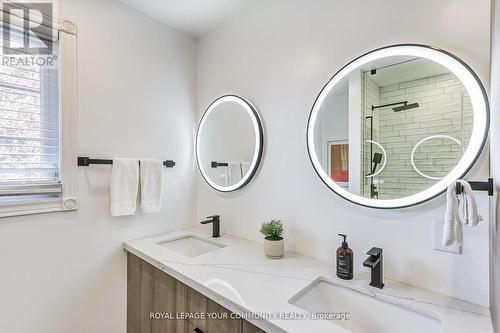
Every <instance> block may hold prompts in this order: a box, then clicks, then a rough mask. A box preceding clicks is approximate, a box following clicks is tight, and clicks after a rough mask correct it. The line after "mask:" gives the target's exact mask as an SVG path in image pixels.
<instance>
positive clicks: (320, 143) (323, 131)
mask: <svg viewBox="0 0 500 333" xmlns="http://www.w3.org/2000/svg"><path fill="white" fill-rule="evenodd" d="M472 111H473V110H472V106H471V101H470V99H469V96H468V94H467V91H466V89H465V87H464V86H463V84H462V83H461V81H460V80H459V79H458V78H457V77H456V76H455V75H454V74H453V73H451V72H450V71H449V70H448V69H447V68H445V67H443V66H441V65H440V64H438V63H436V62H434V61H432V60H429V59H425V58H419V57H415V56H391V57H385V58H381V59H377V60H374V61H371V62H369V63H367V64H365V65H363V66H362V67H361V68H358V69H357V70H355V71H352V72H351V73H350V74H349V75H346V76H345V77H343V78H342V79H341V80H340V81H339V82H338V83H337V84H336V85H335V86H334V87H333V89H331V90H330V92H329V93H328V95H327V96H326V97H325V99H324V100H323V103H322V105H321V107H320V109H319V112H318V117H317V121H316V123H315V128H314V147H315V150H316V155H317V156H318V159H319V161H320V163H321V166H322V168H323V169H324V171H325V172H326V173H327V174H328V176H329V177H330V178H331V179H332V180H333V181H335V182H336V183H337V184H338V185H340V186H341V187H342V188H344V189H346V190H348V191H349V192H351V193H352V194H356V195H359V196H362V197H365V198H371V199H397V198H402V197H407V196H411V195H414V194H416V193H418V192H421V191H423V190H426V189H428V188H429V187H431V186H432V185H434V184H436V183H437V182H438V181H439V180H440V179H442V178H443V177H444V176H446V175H447V174H448V173H449V172H450V171H451V170H452V169H453V168H454V167H455V166H456V165H457V163H458V161H459V160H460V159H461V157H462V155H463V153H464V151H465V150H466V148H467V145H468V143H469V140H470V138H471V133H472V127H473V112H472Z"/></svg>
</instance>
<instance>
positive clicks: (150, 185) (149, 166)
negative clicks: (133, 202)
mask: <svg viewBox="0 0 500 333" xmlns="http://www.w3.org/2000/svg"><path fill="white" fill-rule="evenodd" d="M163 169H164V166H163V161H159V160H141V210H142V212H143V213H157V212H159V211H160V209H161V197H162V188H163V186H162V185H163Z"/></svg>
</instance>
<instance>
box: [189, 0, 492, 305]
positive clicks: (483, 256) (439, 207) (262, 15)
mask: <svg viewBox="0 0 500 333" xmlns="http://www.w3.org/2000/svg"><path fill="white" fill-rule="evenodd" d="M489 24H490V1H488V0H480V1H478V0H463V1H459V2H458V1H455V0H443V1H433V0H423V1H418V2H416V1H401V0H388V1H384V5H383V6H381V5H380V1H374V0H369V1H366V0H355V1H341V0H336V1H331V0H315V1H310V0H268V1H265V2H258V3H256V4H254V5H253V6H252V7H251V8H249V9H247V10H246V11H245V12H243V13H242V14H240V15H238V16H237V17H235V18H234V19H232V20H231V21H229V22H227V23H226V24H225V25H223V26H221V27H220V28H218V29H217V30H214V31H212V32H211V33H209V34H207V35H206V36H204V37H203V38H201V40H200V41H199V45H198V55H197V56H198V74H197V75H198V86H197V89H198V95H197V96H198V111H199V117H201V113H202V111H203V110H204V109H205V108H206V106H207V105H209V104H210V102H211V101H212V100H214V99H215V98H217V97H218V96H221V95H224V94H227V93H234V94H240V95H242V96H244V97H246V98H249V99H250V100H251V101H252V102H253V103H255V105H256V106H257V108H258V109H259V111H260V112H261V114H262V117H263V119H264V121H265V125H266V129H267V146H266V152H265V156H264V159H263V161H262V168H261V170H260V172H259V173H258V174H257V175H256V177H255V179H254V180H253V181H252V182H251V183H250V185H249V186H248V187H246V188H245V189H244V190H242V191H240V192H237V193H233V194H218V193H216V192H215V191H213V190H211V189H210V188H209V187H208V185H206V184H205V183H204V182H203V181H202V180H201V178H200V177H198V178H199V187H198V209H197V215H198V218H200V219H201V218H202V217H205V216H209V215H211V214H214V213H218V214H221V215H222V221H223V229H224V231H225V232H228V233H230V234H234V235H237V236H240V237H244V238H249V239H254V240H261V239H262V236H261V235H259V233H258V230H259V225H260V224H261V223H262V222H263V221H265V220H267V219H270V218H275V217H278V218H282V219H283V220H284V222H285V225H286V235H285V236H286V242H287V247H288V248H289V249H292V250H294V251H297V252H300V253H304V254H307V255H312V256H315V257H319V258H323V259H325V260H328V261H330V262H332V263H333V260H334V253H335V249H336V248H337V247H338V246H339V244H340V239H339V237H338V236H336V235H337V233H339V232H342V233H347V234H348V235H349V238H348V239H349V244H350V245H351V247H352V248H353V249H354V251H355V264H356V269H358V270H364V268H362V267H361V262H362V260H364V259H365V253H366V251H368V250H369V249H370V247H372V246H380V247H382V248H383V249H384V253H385V260H386V261H385V272H386V275H387V276H388V277H391V278H394V279H397V280H401V281H406V282H409V283H413V284H416V285H418V286H421V287H424V288H428V289H431V290H435V291H438V292H442V293H445V294H449V295H454V296H457V297H461V298H464V299H466V300H470V301H472V302H476V303H481V304H485V305H487V304H488V294H489V289H488V247H489V245H488V244H489V242H488V223H487V222H486V223H483V224H481V225H480V226H479V227H478V228H477V229H474V230H472V229H469V228H467V229H466V230H465V248H464V254H463V255H461V256H459V255H454V254H450V253H444V252H436V251H434V250H433V249H432V243H433V240H432V229H433V228H432V222H433V220H434V219H442V218H443V216H444V199H443V198H439V199H437V200H433V201H432V202H430V203H428V204H426V205H421V206H418V207H415V208H412V209H406V210H394V211H378V210H373V209H365V208H361V207H358V206H354V205H352V204H350V203H348V202H346V201H344V200H343V199H341V198H339V197H337V196H336V195H335V194H334V193H332V192H331V191H330V190H329V189H328V188H326V186H325V185H323V183H322V182H321V180H320V179H319V178H318V177H317V175H316V174H315V172H314V170H313V168H312V166H311V163H310V162H309V159H308V156H307V148H306V142H305V141H306V140H305V131H306V124H307V119H308V116H309V111H310V109H311V106H312V104H313V102H314V100H315V98H316V96H317V94H318V93H319V91H320V90H321V88H322V87H323V85H324V84H325V83H326V82H327V81H328V79H329V78H330V77H331V76H332V75H333V74H334V73H335V72H336V71H337V70H339V69H340V68H341V67H342V66H343V65H344V64H346V63H347V62H348V61H350V60H352V59H353V58H355V57H357V56H359V55H361V54H363V53H364V52H367V51H369V50H371V49H374V48H377V47H380V46H384V45H388V44H394V43H404V42H411V43H424V44H431V45H435V46H439V47H442V48H444V49H446V50H449V51H451V52H453V53H455V54H457V55H458V56H460V57H461V58H462V59H463V60H464V61H466V62H467V63H468V64H470V65H471V66H472V67H473V68H474V70H475V71H476V72H477V73H478V75H479V76H480V77H481V78H482V80H483V81H484V83H485V84H486V85H488V78H489V70H490V68H489V52H488V50H489V47H490V43H489V31H490V25H489ZM487 175H488V170H487V161H486V162H485V163H484V165H483V167H480V168H479V170H478V172H477V174H476V175H475V176H476V177H477V178H478V179H484V178H486V177H487ZM478 198H479V206H480V209H481V212H482V213H483V215H485V216H486V217H487V215H488V199H487V197H486V195H485V194H483V193H479V194H478ZM332 269H333V268H332Z"/></svg>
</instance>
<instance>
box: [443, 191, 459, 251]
mask: <svg viewBox="0 0 500 333" xmlns="http://www.w3.org/2000/svg"><path fill="white" fill-rule="evenodd" d="M457 214H458V198H457V194H456V191H455V183H453V184H451V185H450V186H449V187H448V190H447V191H446V213H445V216H444V226H443V241H442V244H443V246H450V245H452V244H453V243H454V242H455V241H457V242H458V241H460V242H461V241H462V226H461V225H460V223H458V221H457ZM457 236H458V237H457ZM457 238H458V239H457Z"/></svg>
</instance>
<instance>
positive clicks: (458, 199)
mask: <svg viewBox="0 0 500 333" xmlns="http://www.w3.org/2000/svg"><path fill="white" fill-rule="evenodd" d="M458 182H459V183H460V184H461V186H462V188H463V191H462V193H461V194H459V195H457V192H456V183H453V184H452V185H450V186H449V187H448V190H447V192H446V214H445V221H444V227H443V241H442V243H443V245H444V246H450V245H452V244H453V243H454V242H455V241H456V242H457V244H458V245H459V246H462V245H463V232H462V224H465V225H469V226H476V225H477V224H478V223H479V222H481V221H482V220H483V218H482V217H481V215H479V212H478V210H477V203H476V200H475V198H474V193H473V192H472V188H471V186H470V184H469V183H468V182H466V181H465V180H459V181H458Z"/></svg>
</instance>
